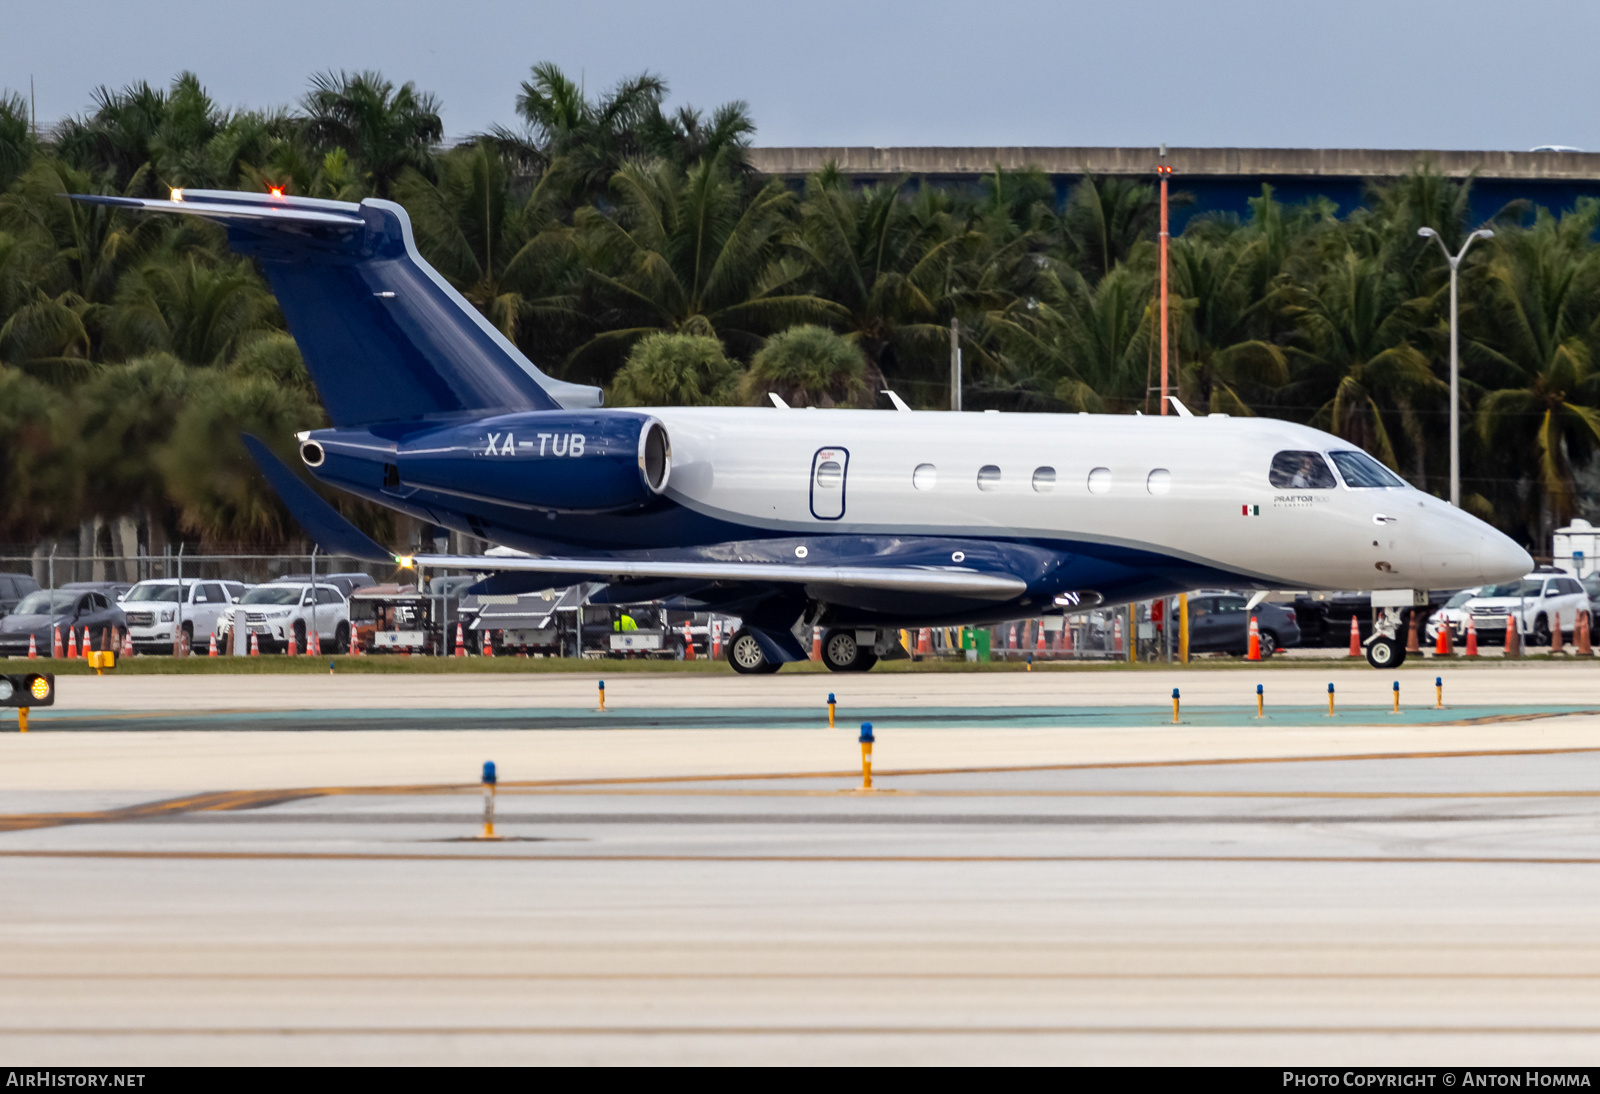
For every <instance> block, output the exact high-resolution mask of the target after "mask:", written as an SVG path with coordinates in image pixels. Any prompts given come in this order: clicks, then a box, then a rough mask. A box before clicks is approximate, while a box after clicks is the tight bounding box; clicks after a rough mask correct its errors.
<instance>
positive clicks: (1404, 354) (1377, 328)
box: [1284, 251, 1445, 468]
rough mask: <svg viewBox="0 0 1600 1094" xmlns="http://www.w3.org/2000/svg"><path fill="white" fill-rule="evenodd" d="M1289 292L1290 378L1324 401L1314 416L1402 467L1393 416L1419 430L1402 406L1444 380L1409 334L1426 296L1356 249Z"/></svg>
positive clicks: (1430, 394) (1435, 390)
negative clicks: (1407, 290)
mask: <svg viewBox="0 0 1600 1094" xmlns="http://www.w3.org/2000/svg"><path fill="white" fill-rule="evenodd" d="M1284 300H1285V302H1286V305H1285V307H1284V313H1285V315H1286V316H1288V318H1289V319H1290V320H1291V321H1292V322H1293V323H1294V324H1295V326H1296V331H1297V336H1296V340H1297V345H1296V347H1295V354H1294V360H1295V368H1294V372H1295V376H1296V379H1295V381H1294V383H1293V384H1292V385H1291V386H1292V388H1294V389H1295V390H1296V391H1297V392H1299V393H1301V396H1302V397H1304V396H1309V397H1310V398H1311V399H1313V400H1315V401H1317V402H1318V403H1320V405H1319V406H1318V409H1317V411H1316V412H1315V414H1314V415H1313V417H1312V424H1313V425H1317V426H1320V427H1321V428H1324V429H1327V430H1328V431H1329V432H1331V433H1334V434H1336V435H1337V436H1340V437H1343V438H1345V439H1346V440H1348V441H1350V442H1352V443H1353V444H1356V445H1359V446H1360V447H1362V448H1365V449H1366V450H1367V451H1368V452H1371V453H1372V454H1373V455H1374V456H1376V457H1378V458H1379V459H1380V460H1382V461H1383V462H1384V463H1386V464H1388V465H1389V466H1390V467H1394V468H1398V466H1399V464H1398V463H1397V458H1396V454H1395V445H1394V438H1393V434H1392V431H1391V429H1390V424H1391V422H1392V421H1393V420H1394V419H1395V418H1396V417H1402V418H1403V424H1405V425H1406V427H1407V428H1408V429H1411V430H1414V429H1415V428H1416V427H1415V422H1416V417H1415V415H1414V414H1412V415H1405V414H1404V411H1406V410H1407V409H1414V408H1415V405H1416V403H1417V402H1418V401H1419V400H1424V399H1430V398H1435V397H1437V396H1438V395H1439V393H1440V392H1441V391H1443V390H1444V388H1445V385H1444V384H1443V383H1442V382H1441V381H1440V380H1439V379H1438V377H1436V376H1435V375H1434V374H1433V370H1432V369H1431V368H1430V367H1429V364H1428V359H1427V357H1426V356H1424V355H1423V353H1422V352H1421V351H1420V350H1418V349H1417V348H1416V347H1415V346H1414V345H1412V344H1411V341H1410V339H1411V338H1412V337H1413V336H1414V334H1415V332H1416V329H1417V326H1418V322H1419V319H1420V317H1421V316H1422V315H1423V314H1425V312H1426V310H1427V308H1428V306H1429V305H1428V302H1427V301H1418V300H1415V299H1410V298H1407V297H1406V296H1405V294H1404V292H1403V291H1402V280H1401V278H1400V276H1399V275H1398V274H1395V273H1393V272H1391V271H1389V270H1386V269H1384V268H1383V266H1382V265H1380V264H1379V262H1378V260H1376V259H1373V258H1363V257H1361V256H1359V255H1357V254H1356V253H1355V252H1354V251H1346V252H1345V254H1344V255H1343V256H1342V258H1341V259H1339V260H1338V261H1336V262H1333V263H1331V264H1330V266H1329V267H1328V268H1327V269H1326V270H1325V271H1324V273H1323V275H1322V276H1321V277H1320V278H1319V279H1318V280H1317V282H1316V283H1315V284H1314V285H1312V286H1309V287H1308V286H1303V285H1292V286H1289V287H1288V288H1286V289H1285V291H1284ZM1411 439H1412V440H1413V442H1414V443H1415V442H1416V440H1417V438H1415V437H1414V436H1413V437H1412V438H1411Z"/></svg>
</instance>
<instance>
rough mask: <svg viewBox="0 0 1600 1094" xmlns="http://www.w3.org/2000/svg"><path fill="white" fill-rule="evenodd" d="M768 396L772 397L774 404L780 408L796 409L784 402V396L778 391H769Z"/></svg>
mask: <svg viewBox="0 0 1600 1094" xmlns="http://www.w3.org/2000/svg"><path fill="white" fill-rule="evenodd" d="M767 398H769V399H771V400H772V405H773V406H775V407H777V408H778V409H779V410H793V409H794V408H793V407H791V406H790V405H789V404H788V403H786V402H784V401H783V396H782V395H779V394H778V393H777V392H776V391H769V392H767Z"/></svg>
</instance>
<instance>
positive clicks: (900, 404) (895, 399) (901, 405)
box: [882, 390, 911, 414]
mask: <svg viewBox="0 0 1600 1094" xmlns="http://www.w3.org/2000/svg"><path fill="white" fill-rule="evenodd" d="M882 394H884V395H887V396H889V401H890V402H891V403H893V404H894V408H895V409H896V410H903V411H905V412H906V413H907V414H909V413H911V408H910V407H908V406H906V401H905V400H904V399H902V398H900V396H898V395H896V394H895V393H894V392H892V391H887V390H886V391H884V392H882Z"/></svg>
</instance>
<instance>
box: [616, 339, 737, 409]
mask: <svg viewBox="0 0 1600 1094" xmlns="http://www.w3.org/2000/svg"><path fill="white" fill-rule="evenodd" d="M738 383H739V366H737V365H735V364H733V363H732V362H730V361H729V360H728V358H727V357H726V356H724V355H723V352H722V343H721V342H718V341H717V340H716V339H715V338H709V337H707V336H705V335H702V334H666V333H664V332H657V333H655V334H647V335H645V336H644V337H643V338H641V339H640V340H639V341H638V342H637V343H635V344H634V347H633V350H632V352H630V353H629V354H628V362H627V364H625V365H623V366H622V369H621V370H620V371H619V372H618V373H617V377H616V379H615V380H614V381H613V382H612V385H611V394H610V398H609V399H608V400H607V402H610V403H614V404H616V405H618V406H726V405H728V404H730V403H732V402H733V400H734V394H735V388H736V387H737V386H738Z"/></svg>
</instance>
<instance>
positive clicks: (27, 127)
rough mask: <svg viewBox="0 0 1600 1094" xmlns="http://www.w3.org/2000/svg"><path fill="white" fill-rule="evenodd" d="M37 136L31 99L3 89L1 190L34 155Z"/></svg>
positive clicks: (0, 109)
mask: <svg viewBox="0 0 1600 1094" xmlns="http://www.w3.org/2000/svg"><path fill="white" fill-rule="evenodd" d="M37 143H38V142H37V141H35V140H34V137H33V126H32V124H31V122H30V118H29V111H28V101H27V100H26V99H24V98H23V97H22V96H21V95H15V94H6V93H5V92H3V91H0V190H4V189H5V188H6V187H8V186H10V185H11V183H12V182H13V181H15V180H16V178H17V176H18V175H20V174H22V172H23V171H25V170H26V169H27V167H28V163H29V162H30V161H31V160H32V159H33V156H34V152H35V150H36V145H37Z"/></svg>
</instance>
